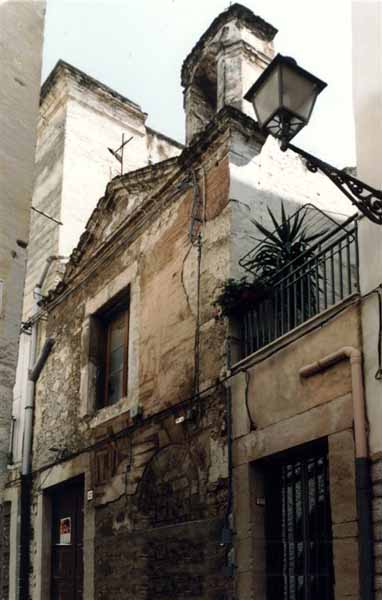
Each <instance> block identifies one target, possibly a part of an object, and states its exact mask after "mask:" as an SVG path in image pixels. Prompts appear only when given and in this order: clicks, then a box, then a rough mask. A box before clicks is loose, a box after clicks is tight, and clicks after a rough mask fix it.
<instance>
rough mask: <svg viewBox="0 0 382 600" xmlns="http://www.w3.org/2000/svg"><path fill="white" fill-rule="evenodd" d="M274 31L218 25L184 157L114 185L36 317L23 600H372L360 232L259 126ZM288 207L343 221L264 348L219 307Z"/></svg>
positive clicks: (236, 14) (192, 80)
mask: <svg viewBox="0 0 382 600" xmlns="http://www.w3.org/2000/svg"><path fill="white" fill-rule="evenodd" d="M276 33H277V32H276V30H275V29H274V28H273V27H272V26H271V25H269V24H268V23H266V22H265V21H263V20H262V19H261V18H260V17H257V16H255V15H254V14H253V13H252V12H251V11H249V10H248V9H246V8H244V7H242V6H241V5H238V4H234V5H232V6H231V7H230V8H229V9H227V10H226V11H225V12H223V13H222V14H221V15H219V16H218V17H217V18H216V19H215V21H214V22H213V23H212V24H211V26H210V27H209V29H208V30H207V31H206V32H205V33H204V34H203V36H202V37H201V38H200V40H199V41H198V43H197V44H196V46H195V47H194V49H193V50H192V52H191V53H190V55H189V56H188V57H187V58H186V60H185V62H184V65H183V69H182V84H183V87H184V97H185V112H186V141H187V145H186V147H185V148H184V150H182V152H181V153H180V155H179V156H176V157H173V158H169V159H167V160H164V161H162V162H160V163H158V164H156V165H149V166H147V167H144V168H141V169H138V170H135V171H132V172H130V173H127V174H125V175H123V176H120V177H116V178H114V179H113V180H112V181H111V182H110V183H109V185H108V186H107V188H106V191H105V194H104V196H103V197H102V198H101V199H100V201H99V202H98V205H97V207H96V209H95V210H94V212H93V213H92V216H91V218H90V220H89V222H88V224H87V226H86V229H85V231H84V233H83V234H82V236H81V239H80V242H79V244H78V246H77V247H76V249H75V250H74V251H73V253H72V255H71V258H70V261H69V263H68V264H67V267H66V270H65V274H64V276H63V280H62V282H61V283H60V284H59V285H58V286H57V287H56V288H55V289H54V290H52V291H51V292H50V293H49V294H48V295H47V296H46V298H45V299H44V301H43V302H42V303H41V306H40V313H39V317H41V318H40V324H39V347H40V348H44V347H45V342H46V341H47V340H50V342H49V347H50V353H46V356H45V358H46V362H45V363H44V365H43V368H42V370H41V372H40V373H39V377H38V379H37V381H36V388H35V405H34V425H33V451H32V457H31V473H30V477H29V479H28V485H29V488H28V489H29V495H27V496H28V497H27V500H28V501H27V502H26V503H25V504H24V505H23V510H24V512H23V511H22V513H21V518H22V519H24V520H25V518H27V519H28V526H29V534H30V535H29V540H30V544H29V546H28V547H27V548H25V546H24V548H21V552H24V554H23V555H22V557H21V559H22V560H23V561H24V562H23V565H24V567H23V568H24V569H25V565H27V567H28V572H29V578H28V582H27V589H28V594H29V596H30V597H31V598H32V599H33V600H48V599H50V598H51V599H53V598H54V599H56V598H57V599H58V598H59V599H60V600H69V599H71V600H72V599H73V600H74V599H76V600H80V599H81V600H82V599H84V600H85V599H86V600H91V599H97V600H109V599H110V600H111V599H113V600H118V599H122V598H123V599H129V600H132V599H134V600H144V599H150V600H169V599H171V600H185V599H188V598H195V599H198V600H202V599H203V600H207V599H208V600H222V599H224V598H226V599H228V598H237V599H240V600H249V599H251V598H253V599H254V600H260V599H265V598H268V599H273V598H275V599H276V598H290V599H293V600H297V599H299V598H303V597H304V598H309V599H313V598H317V599H318V598H327V599H332V598H333V599H334V598H335V600H343V599H344V598H349V599H350V598H354V599H355V598H361V597H362V598H363V597H364V596H362V591H359V590H362V589H363V588H362V585H363V583H362V579H361V578H360V576H359V572H360V574H361V576H363V575H364V573H365V571H362V569H363V568H365V566H364V565H363V566H361V567H360V568H361V571H359V564H360V562H362V561H360V547H362V546H361V544H362V539H363V538H362V535H363V534H362V531H361V524H360V519H359V504H357V502H358V496H359V495H358V488H357V486H356V476H355V475H356V466H355V465H356V461H357V460H358V459H360V458H362V459H364V458H365V459H366V458H367V457H364V456H363V455H362V456H360V454H359V448H360V446H359V441H360V439H359V436H360V435H361V437H362V436H366V422H365V421H362V420H361V421H360V417H359V413H358V416H357V422H356V424H357V428H356V434H355V436H354V433H353V422H354V421H355V419H356V417H355V414H354V407H355V406H356V401H355V398H357V402H358V404H357V406H358V407H359V406H362V397H360V396H359V389H358V388H355V387H354V385H355V384H354V381H356V379H354V378H355V377H356V376H357V373H358V375H359V370H358V371H356V370H357V369H359V367H357V365H359V364H360V363H359V360H358V358H359V352H360V326H359V298H358V292H357V253H356V251H355V244H356V243H357V238H356V227H357V224H356V220H355V221H354V219H352V216H351V213H352V209H351V207H350V209H349V206H348V205H347V204H346V201H345V202H344V200H343V198H341V197H340V195H339V194H338V193H337V192H335V191H334V190H332V188H331V187H330V183H329V182H326V181H325V180H323V179H322V178H321V177H320V176H319V175H314V174H312V173H308V171H307V170H306V168H305V166H304V165H303V164H302V162H301V161H300V159H298V158H296V157H294V156H293V155H290V154H289V153H286V154H283V155H281V153H280V152H279V149H278V146H277V144H275V143H274V142H272V141H271V140H265V138H264V135H263V133H262V132H261V131H260V130H259V128H258V126H257V124H256V122H255V121H254V120H253V118H251V116H250V115H251V107H250V105H249V104H248V103H246V102H245V100H244V99H243V96H244V94H245V92H246V91H247V89H248V88H249V87H250V85H251V83H253V81H254V80H255V79H256V78H257V77H258V76H259V75H260V74H261V72H262V71H263V69H264V68H265V66H266V65H267V64H268V63H269V62H270V60H271V59H272V58H273V55H274V48H273V38H274V36H275V34H276ZM280 200H283V201H284V205H285V207H286V209H287V212H288V214H289V215H291V214H292V213H294V212H295V211H296V210H299V209H301V207H306V206H307V205H308V204H309V206H310V207H312V211H313V212H312V213H311V214H313V215H316V214H319V215H320V218H322V219H325V218H327V217H326V213H327V212H331V213H332V214H334V213H335V214H336V218H334V217H333V218H332V217H331V227H332V230H331V231H332V232H333V235H332V237H330V236H329V234H327V238H328V239H330V241H329V245H326V246H325V244H324V242H323V243H322V244H321V246H320V248H319V250H317V253H318V254H317V255H316V256H317V259H316V262H315V263H314V265H315V267H314V268H315V269H318V266H317V265H318V264H319V263H318V262H317V261H318V260H320V261H321V263H320V264H323V265H324V267H323V269H324V270H325V269H326V266H325V265H326V264H328V265H331V268H332V272H331V277H330V283H331V287H330V293H329V291H328V290H329V288H328V290H327V292H328V293H327V294H326V293H325V290H326V287H324V288H323V289H324V291H323V292H322V294H323V296H320V294H321V292H317V298H316V301H315V302H316V303H315V304H314V306H315V308H314V310H313V309H312V311H311V312H309V314H308V315H307V316H306V311H305V310H304V311H303V314H304V318H303V319H302V320H301V322H297V320H296V319H295V321H294V322H293V324H292V325H291V326H290V319H289V312H288V311H289V310H290V309H289V308H286V307H285V314H288V323H289V327H287V326H285V327H284V320H283V317H281V327H280V321H279V316H277V317H276V321H277V328H279V329H277V328H276V329H277V331H276V334H275V335H271V334H269V331H270V329H271V324H270V323H269V322H268V321H267V318H268V317H267V314H268V315H269V313H266V312H262V313H261V317H259V315H260V312H258V313H257V314H258V320H259V323H260V324H261V328H262V329H261V333H259V331H256V332H254V331H253V329H251V327H252V328H253V327H254V324H253V321H251V322H248V323H249V324H248V323H247V325H245V326H243V325H242V324H240V323H239V322H238V319H237V316H236V317H233V318H231V319H230V318H227V317H225V318H222V317H221V316H220V315H219V311H217V308H216V305H215V303H216V299H217V297H218V295H219V293H220V291H221V288H222V284H224V282H225V281H227V280H228V279H230V278H235V279H238V278H239V277H241V276H242V275H243V261H242V257H244V256H245V255H246V254H247V253H248V252H249V251H250V250H251V248H252V247H253V245H254V244H253V237H254V235H255V230H254V225H253V219H254V218H256V220H258V221H260V222H262V223H263V224H265V225H266V226H267V227H269V226H270V225H271V219H270V217H269V214H268V212H267V209H268V208H271V209H272V211H274V212H278V211H279V210H280ZM309 214H310V213H309ZM338 215H342V216H341V218H340V217H339V216H338ZM344 215H345V216H344ZM333 248H334V250H333ZM338 248H339V250H338ZM323 253H324V254H323ZM325 253H326V254H325ZM333 257H334V258H333ZM326 261H328V262H326ZM346 261H347V262H346ZM306 268H308V267H306V266H304V269H306ZM320 268H321V267H320ZM328 268H329V267H328ZM337 268H338V271H337V270H336V271H335V269H337ZM343 269H344V271H345V272H346V274H347V275H346V278H345V279H344V281H345V284H343V278H342V271H343ZM305 272H306V271H304V273H305ZM323 272H324V271H323ZM325 272H326V271H325ZM296 278H297V276H295V279H294V280H293V285H295V281H296V280H297V279H296ZM325 281H326V280H325ZM288 285H289V283H288ZM344 286H345V287H344ZM292 289H293V290H294V293H298V291H297V288H296V287H295V288H292ZM337 294H338V295H337ZM328 295H329V296H330V297H329V300H328ZM324 296H325V298H324ZM284 297H285V296H284ZM288 298H289V296H288ZM320 302H321V304H320ZM288 306H289V304H288ZM320 306H321V308H320ZM261 310H262V309H261ZM259 311H260V309H259ZM279 314H282V315H283V314H284V313H283V312H281V313H279V312H278V313H277V315H279ZM301 314H302V313H301ZM251 318H252V317H251ZM239 321H240V319H239ZM243 331H244V334H243ZM243 335H244V338H245V339H244V340H243ZM267 336H268V337H267ZM260 339H261V340H262V341H259V340H260ZM248 340H249V341H248ZM349 348H350V349H351V350H349ZM345 349H347V350H345ZM357 353H358V354H357ZM328 356H329V358H327V357H328ZM361 412H362V411H361ZM361 416H362V415H361ZM363 416H365V415H364V413H363ZM357 436H358V437H357ZM362 439H363V438H362ZM19 486H20V479H19V477H18V475H17V473H14V474H13V476H12V477H11V478H10V480H9V483H8V487H7V492H6V493H8V494H9V498H12V493H14V491H15V490H16V489H18V487H19ZM25 511H27V517H26V514H25ZM362 527H363V525H362ZM11 531H12V525H11ZM11 538H12V535H11ZM22 543H23V539H22ZM24 543H25V540H24ZM10 544H12V539H11V542H10ZM12 551H14V550H11V552H12ZM14 552H15V553H16V551H14ZM368 569H369V571H368V573H369V575H370V573H371V571H372V565H371V564H369V565H368ZM24 572H25V571H24ZM370 576H371V577H372V575H370ZM370 585H371V586H372V585H373V584H372V582H371V584H370ZM24 589H25V588H24Z"/></svg>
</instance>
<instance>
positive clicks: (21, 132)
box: [0, 2, 45, 495]
mask: <svg viewBox="0 0 382 600" xmlns="http://www.w3.org/2000/svg"><path fill="white" fill-rule="evenodd" d="M44 13H45V2H38V3H37V2H32V3H31V2H5V3H4V2H2V3H1V4H0V20H1V31H0V48H1V64H0V78H1V82H2V83H1V91H0V138H1V148H0V190H1V191H0V280H1V296H2V298H1V300H0V304H1V307H2V308H1V312H0V406H1V410H0V495H1V493H2V487H3V485H2V484H3V482H2V476H3V473H4V470H5V468H6V464H7V453H8V448H9V432H10V417H11V408H12V388H13V385H14V380H15V371H16V360H17V349H18V337H19V328H20V320H21V310H22V297H23V286H24V276H25V259H26V256H25V249H24V247H22V246H20V245H19V244H18V242H17V241H18V240H21V244H26V243H27V242H28V237H29V212H30V198H31V193H32V186H33V163H34V160H33V159H34V150H35V142H36V124H37V114H38V93H39V86H40V76H41V53H42V41H43V28H44Z"/></svg>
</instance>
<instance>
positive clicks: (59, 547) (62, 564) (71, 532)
mask: <svg viewBox="0 0 382 600" xmlns="http://www.w3.org/2000/svg"><path fill="white" fill-rule="evenodd" d="M51 499H52V569H51V600H82V595H83V506H84V486H83V481H82V479H76V480H73V481H72V482H71V483H67V484H65V485H61V486H57V488H55V490H54V491H53V492H52V495H51Z"/></svg>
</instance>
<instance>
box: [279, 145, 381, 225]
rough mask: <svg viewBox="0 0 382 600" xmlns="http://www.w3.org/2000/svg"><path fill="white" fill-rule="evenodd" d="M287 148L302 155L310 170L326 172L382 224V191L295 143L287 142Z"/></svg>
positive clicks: (357, 203)
mask: <svg viewBox="0 0 382 600" xmlns="http://www.w3.org/2000/svg"><path fill="white" fill-rule="evenodd" d="M287 148H289V149H290V150H292V151H293V152H296V154H299V155H300V156H302V158H303V159H304V160H305V164H306V168H307V169H308V170H309V171H311V172H312V173H317V171H321V173H324V174H325V175H326V176H327V177H328V178H329V179H330V180H331V181H332V182H333V183H334V185H335V186H337V188H338V189H339V190H341V192H342V193H343V194H345V196H347V197H348V198H349V200H350V202H352V204H354V206H356V207H357V208H358V210H359V211H360V212H361V213H362V214H364V215H365V216H366V217H367V218H368V219H370V221H373V223H376V224H377V225H382V192H380V191H379V190H376V189H374V188H372V187H371V186H370V185H368V184H367V183H364V182H363V181H360V180H359V179H356V178H355V177H352V176H351V175H348V174H347V173H345V171H340V170H339V169H336V167H333V166H332V165H330V164H329V163H326V162H324V161H323V160H321V159H319V158H317V157H316V156H313V155H312V154H309V153H308V152H305V150H302V149H301V148H298V147H297V146H294V145H293V144H287Z"/></svg>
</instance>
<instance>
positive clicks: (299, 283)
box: [248, 202, 326, 326]
mask: <svg viewBox="0 0 382 600" xmlns="http://www.w3.org/2000/svg"><path fill="white" fill-rule="evenodd" d="M268 214H269V216H270V218H271V221H272V223H273V225H274V230H272V231H270V230H268V229H267V228H266V227H264V226H263V225H262V224H261V223H259V222H257V221H256V220H252V222H253V224H254V225H255V226H256V227H257V229H258V230H259V231H260V232H261V233H262V234H263V236H264V240H263V241H262V242H261V244H260V245H259V248H258V250H257V251H256V252H255V254H254V257H253V259H252V261H251V264H250V265H248V267H249V268H250V270H251V271H252V273H253V274H254V276H255V280H257V281H259V280H260V281H262V282H264V284H267V285H268V286H270V287H274V286H275V285H277V284H278V294H279V297H278V302H279V309H278V310H279V311H281V310H288V312H289V319H290V322H291V325H292V326H295V325H297V324H298V322H300V321H301V317H302V318H303V320H304V319H305V318H308V317H310V316H312V315H313V314H315V312H316V305H317V296H318V294H319V292H320V287H319V283H320V279H321V277H322V276H321V274H320V271H319V267H318V265H313V261H312V260H310V259H312V258H313V257H314V255H315V251H314V249H313V248H312V245H313V243H314V242H315V241H316V240H317V239H318V238H320V237H321V236H322V235H324V233H325V232H326V230H321V231H319V232H316V233H313V234H310V235H308V233H307V226H306V222H305V218H306V214H307V213H306V212H304V211H302V212H301V211H298V212H297V213H295V214H294V215H292V216H291V217H287V215H286V213H285V208H284V205H283V203H282V202H281V220H280V221H278V220H277V219H276V217H275V216H274V214H273V213H272V211H271V210H270V209H269V208H268ZM279 316H280V315H279Z"/></svg>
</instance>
